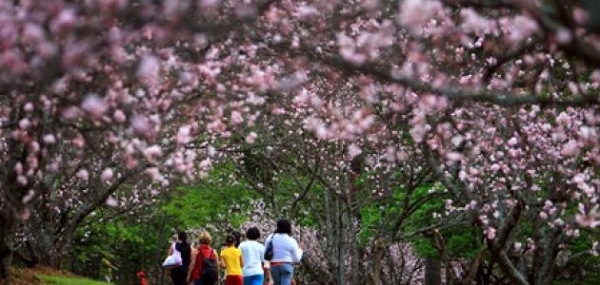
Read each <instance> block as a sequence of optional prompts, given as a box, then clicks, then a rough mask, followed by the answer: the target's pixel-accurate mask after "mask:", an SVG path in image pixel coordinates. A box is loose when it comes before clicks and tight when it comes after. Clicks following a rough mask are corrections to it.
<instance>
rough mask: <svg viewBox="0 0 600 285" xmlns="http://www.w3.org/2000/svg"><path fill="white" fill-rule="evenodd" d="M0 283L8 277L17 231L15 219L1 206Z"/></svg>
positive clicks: (4, 206)
mask: <svg viewBox="0 0 600 285" xmlns="http://www.w3.org/2000/svg"><path fill="white" fill-rule="evenodd" d="M0 222H1V223H0V225H2V226H0V242H1V243H0V283H2V282H1V281H6V284H8V278H9V275H10V266H11V265H12V259H13V251H14V237H15V233H16V229H17V218H16V217H15V216H14V214H13V213H12V212H11V211H10V210H9V209H8V206H7V205H3V207H2V209H1V212H0Z"/></svg>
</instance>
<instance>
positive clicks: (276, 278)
mask: <svg viewBox="0 0 600 285" xmlns="http://www.w3.org/2000/svg"><path fill="white" fill-rule="evenodd" d="M271 279H273V284H275V285H281V266H271Z"/></svg>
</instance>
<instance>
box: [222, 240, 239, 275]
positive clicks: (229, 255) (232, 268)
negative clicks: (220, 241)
mask: <svg viewBox="0 0 600 285" xmlns="http://www.w3.org/2000/svg"><path fill="white" fill-rule="evenodd" d="M221 265H222V266H223V267H225V275H226V276H227V277H225V285H244V278H243V276H242V267H243V266H244V261H242V251H241V250H240V249H239V248H237V247H235V237H234V236H233V235H231V234H229V235H227V237H226V238H225V248H224V249H223V250H221Z"/></svg>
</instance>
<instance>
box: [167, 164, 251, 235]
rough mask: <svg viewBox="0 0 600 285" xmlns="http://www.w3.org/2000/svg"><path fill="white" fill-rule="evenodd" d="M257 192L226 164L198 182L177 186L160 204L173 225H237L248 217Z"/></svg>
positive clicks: (185, 226) (188, 226)
mask: <svg viewBox="0 0 600 285" xmlns="http://www.w3.org/2000/svg"><path fill="white" fill-rule="evenodd" d="M254 199H256V195H255V194H254V193H253V192H252V191H250V190H249V189H248V187H247V186H246V185H245V184H243V183H239V182H237V181H236V180H235V179H234V178H233V171H232V170H231V169H229V168H227V166H224V167H221V168H215V169H214V170H213V171H212V172H211V173H210V175H209V177H208V178H207V179H205V180H204V181H202V182H201V183H200V184H198V185H189V186H182V187H179V188H178V189H177V190H176V191H175V192H174V193H173V195H172V197H171V200H170V201H169V202H168V203H166V204H165V205H164V207H163V210H164V212H165V213H166V214H167V215H168V216H170V217H171V221H172V223H173V224H174V226H175V228H178V229H188V228H197V227H201V226H204V225H206V224H230V225H231V226H233V227H234V228H238V227H239V226H240V225H241V224H242V223H244V222H245V221H246V220H247V218H248V214H247V213H248V212H250V209H249V207H250V205H251V201H252V200H254Z"/></svg>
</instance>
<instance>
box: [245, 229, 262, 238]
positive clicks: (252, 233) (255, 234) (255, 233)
mask: <svg viewBox="0 0 600 285" xmlns="http://www.w3.org/2000/svg"><path fill="white" fill-rule="evenodd" d="M246 238H248V239H249V240H257V239H259V238H260V231H259V230H258V229H257V228H256V227H251V228H249V229H248V230H247V231H246Z"/></svg>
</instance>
